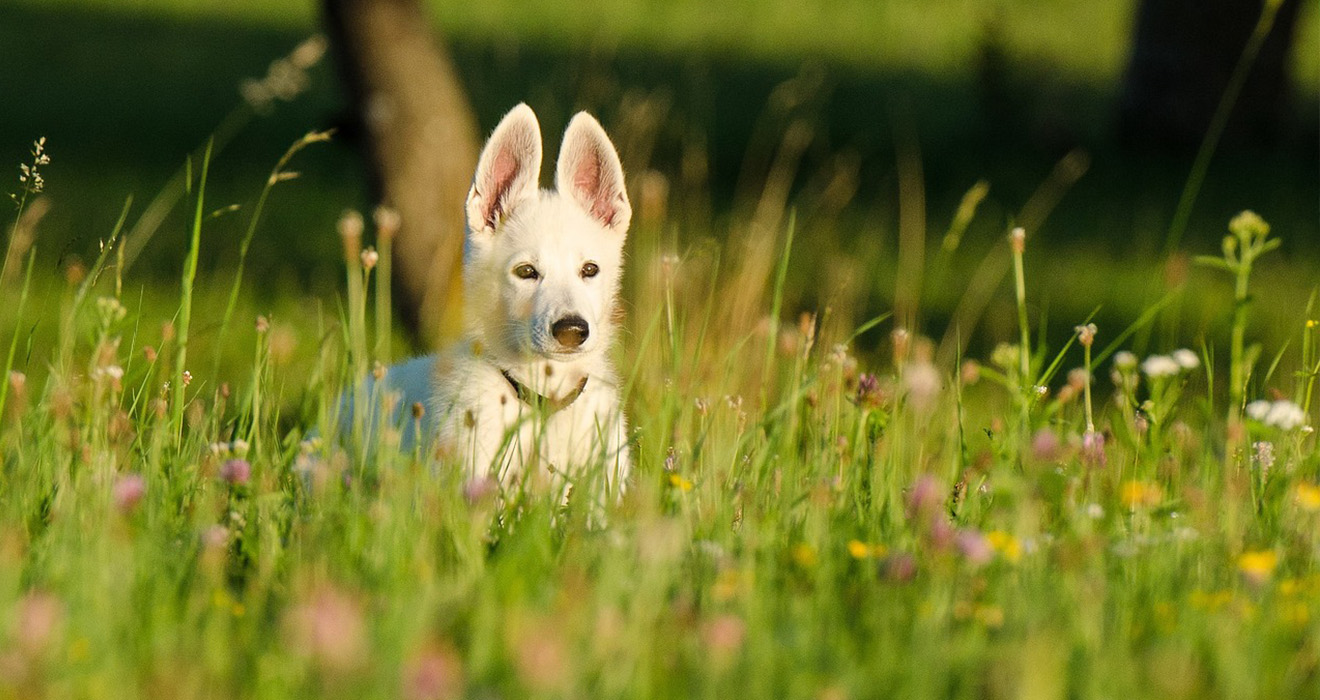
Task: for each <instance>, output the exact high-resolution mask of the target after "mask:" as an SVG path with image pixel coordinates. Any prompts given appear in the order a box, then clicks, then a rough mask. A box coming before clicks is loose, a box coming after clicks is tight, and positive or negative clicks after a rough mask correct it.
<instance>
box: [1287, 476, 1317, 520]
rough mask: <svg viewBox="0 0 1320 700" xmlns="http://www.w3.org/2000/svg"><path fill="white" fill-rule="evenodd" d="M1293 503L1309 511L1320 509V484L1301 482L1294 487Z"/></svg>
mask: <svg viewBox="0 0 1320 700" xmlns="http://www.w3.org/2000/svg"><path fill="white" fill-rule="evenodd" d="M1293 503H1296V504H1297V507H1298V508H1301V509H1302V510H1304V511H1306V512H1308V513H1314V512H1316V511H1318V510H1320V486H1317V485H1315V484H1311V483H1307V482H1305V481H1303V482H1299V483H1298V484H1297V485H1296V486H1294V487H1293Z"/></svg>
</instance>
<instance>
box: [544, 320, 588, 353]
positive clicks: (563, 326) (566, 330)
mask: <svg viewBox="0 0 1320 700" xmlns="http://www.w3.org/2000/svg"><path fill="white" fill-rule="evenodd" d="M550 332H551V333H553V334H554V336H555V340H557V341H559V344H560V345H562V346H564V347H566V348H575V347H577V346H579V345H581V344H583V343H585V342H586V341H587V336H588V335H589V334H590V331H589V330H588V329H587V321H586V319H584V318H582V317H581V316H565V317H563V318H561V319H559V320H558V321H555V323H554V325H552V326H550Z"/></svg>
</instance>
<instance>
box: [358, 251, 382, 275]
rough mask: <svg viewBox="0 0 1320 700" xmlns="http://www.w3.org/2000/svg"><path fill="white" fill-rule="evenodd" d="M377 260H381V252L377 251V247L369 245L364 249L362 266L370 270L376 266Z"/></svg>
mask: <svg viewBox="0 0 1320 700" xmlns="http://www.w3.org/2000/svg"><path fill="white" fill-rule="evenodd" d="M377 262H380V253H377V252H376V249H375V248H370V247H369V248H367V249H366V250H363V251H362V267H364V268H366V270H367V271H368V272H370V271H371V269H372V268H374V267H376V263H377Z"/></svg>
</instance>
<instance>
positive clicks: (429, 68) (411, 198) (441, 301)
mask: <svg viewBox="0 0 1320 700" xmlns="http://www.w3.org/2000/svg"><path fill="white" fill-rule="evenodd" d="M323 3H324V4H323V9H324V17H325V23H326V27H327V30H328V32H329V34H330V38H331V42H332V46H333V48H334V53H335V58H336V60H337V62H338V66H339V71H340V74H341V77H342V79H343V84H344V86H345V90H346V92H347V95H348V98H349V101H350V104H351V107H352V109H353V112H354V115H353V116H354V119H355V120H356V123H355V124H354V125H353V126H355V127H357V129H354V131H357V132H358V133H359V135H360V136H361V139H360V140H361V145H362V148H363V149H364V151H365V156H366V158H367V161H368V164H369V166H370V168H371V173H372V176H373V185H374V188H375V194H376V195H377V196H378V199H379V201H380V202H382V203H383V204H386V205H388V206H391V207H393V208H394V209H395V210H397V211H398V212H399V215H400V221H401V227H400V229H399V232H398V234H397V236H396V238H395V240H394V255H393V259H392V260H393V277H394V279H393V287H394V289H395V292H396V293H395V295H394V298H395V299H396V300H397V304H396V306H397V310H398V312H399V313H400V315H401V316H402V318H403V321H404V323H405V324H406V325H407V326H408V327H409V328H410V330H411V331H413V334H414V336H415V337H417V338H419V339H421V340H423V341H425V342H428V343H434V342H436V341H438V340H439V339H441V338H444V337H452V336H453V335H454V334H455V333H456V332H457V331H458V329H459V328H460V324H461V308H460V307H461V304H460V301H459V295H460V294H461V289H462V285H461V280H460V279H459V274H460V266H461V262H462V249H463V235H464V219H463V200H464V198H465V197H466V195H467V190H468V187H469V185H470V184H471V180H472V172H473V170H474V169H475V168H476V163H477V146H478V144H477V125H476V120H475V118H474V117H473V115H472V110H471V107H470V106H469V105H468V101H467V96H466V95H465V94H464V93H463V89H462V87H461V85H460V84H459V81H458V77H457V75H456V74H455V71H454V67H453V64H452V63H451V62H450V60H449V57H448V56H447V55H446V54H445V53H444V52H443V51H442V50H441V49H440V48H439V47H438V46H437V44H436V39H435V37H434V36H433V35H432V33H431V25H430V22H429V21H428V18H427V16H426V13H425V11H424V9H423V7H422V4H421V2H420V0H323Z"/></svg>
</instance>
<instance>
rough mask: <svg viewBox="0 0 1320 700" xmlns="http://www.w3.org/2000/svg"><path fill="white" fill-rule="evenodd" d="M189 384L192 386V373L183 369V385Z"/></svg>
mask: <svg viewBox="0 0 1320 700" xmlns="http://www.w3.org/2000/svg"><path fill="white" fill-rule="evenodd" d="M189 384H192V372H189V371H188V370H186V369H185V370H183V385H184V386H188V385H189Z"/></svg>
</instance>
